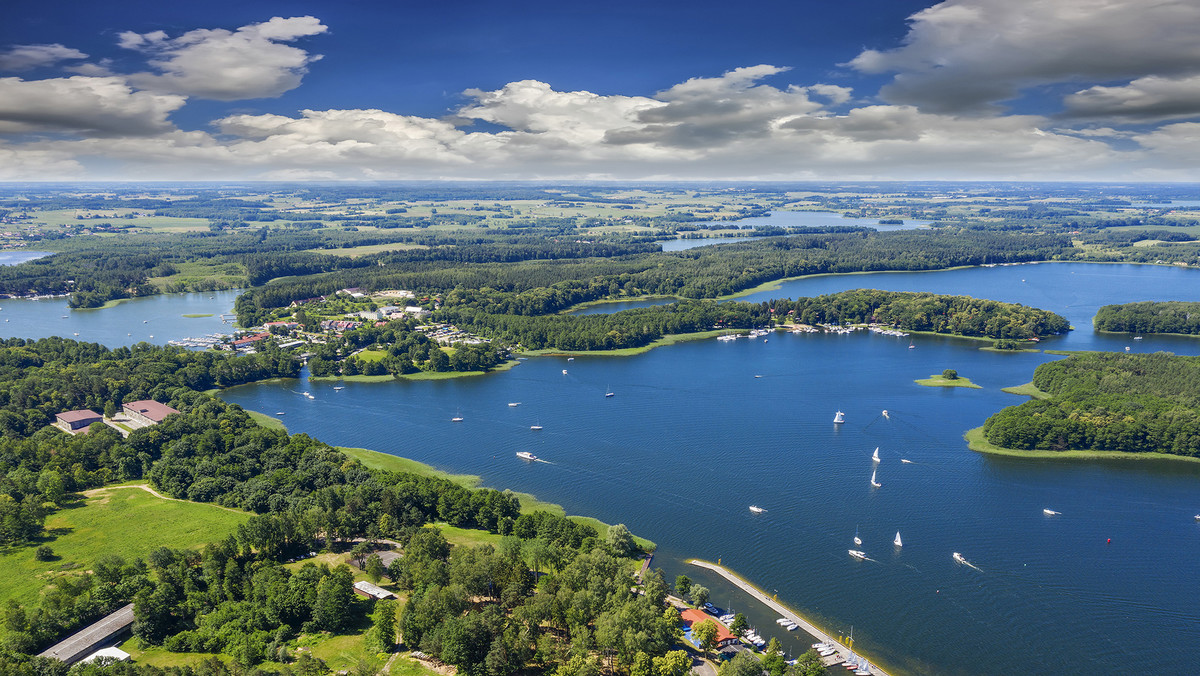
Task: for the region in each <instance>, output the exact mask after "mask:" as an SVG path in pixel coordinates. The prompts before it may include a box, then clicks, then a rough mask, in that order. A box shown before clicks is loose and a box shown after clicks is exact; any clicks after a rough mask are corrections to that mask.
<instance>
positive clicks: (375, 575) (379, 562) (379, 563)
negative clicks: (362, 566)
mask: <svg viewBox="0 0 1200 676" xmlns="http://www.w3.org/2000/svg"><path fill="white" fill-rule="evenodd" d="M366 570H367V577H368V578H370V579H371V582H374V583H375V584H379V581H380V580H382V579H383V574H384V573H385V572H387V569H386V568H384V567H383V559H381V558H379V555H378V554H372V555H371V556H370V558H368V559H367V569H366Z"/></svg>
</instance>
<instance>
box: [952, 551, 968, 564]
mask: <svg viewBox="0 0 1200 676" xmlns="http://www.w3.org/2000/svg"><path fill="white" fill-rule="evenodd" d="M954 560H955V561H957V562H959V563H966V562H967V560H966V559H965V558H963V555H962V554H959V553H958V552H954Z"/></svg>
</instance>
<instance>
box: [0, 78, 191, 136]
mask: <svg viewBox="0 0 1200 676" xmlns="http://www.w3.org/2000/svg"><path fill="white" fill-rule="evenodd" d="M185 101H186V99H185V98H184V97H182V96H176V95H173V94H154V93H151V92H140V91H134V90H133V89H131V88H130V87H129V85H128V84H126V82H125V81H124V80H123V79H121V78H119V77H85V76H74V77H67V78H49V79H45V80H22V79H21V78H15V77H9V78H0V133H6V134H19V133H31V132H34V133H36V132H73V133H83V134H96V135H135V136H137V135H148V134H157V133H162V132H165V131H168V130H170V129H172V128H173V127H172V125H171V123H170V122H169V121H168V120H167V116H168V115H170V113H172V112H173V111H175V110H176V109H178V108H179V107H180V106H182V105H183V104H184V102H185Z"/></svg>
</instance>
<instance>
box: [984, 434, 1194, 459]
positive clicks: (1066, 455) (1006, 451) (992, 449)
mask: <svg viewBox="0 0 1200 676" xmlns="http://www.w3.org/2000/svg"><path fill="white" fill-rule="evenodd" d="M963 439H966V440H967V447H968V448H970V449H971V450H972V451H976V452H978V453H988V454H991V455H1007V456H1010V457H1014V458H1038V459H1043V460H1046V459H1054V460H1060V459H1061V460H1179V461H1183V462H1200V458H1193V457H1190V456H1186V455H1175V454H1172V453H1125V452H1122V451H1042V450H1034V451H1024V450H1020V449H1015V448H1004V447H1001V446H997V445H995V444H993V443H992V442H990V441H988V440H987V437H985V436H984V435H983V427H982V426H980V427H976V428H975V429H972V430H967V432H966V433H965V434H963Z"/></svg>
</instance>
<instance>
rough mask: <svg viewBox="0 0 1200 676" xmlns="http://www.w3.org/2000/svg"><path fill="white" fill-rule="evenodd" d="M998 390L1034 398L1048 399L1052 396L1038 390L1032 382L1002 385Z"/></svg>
mask: <svg viewBox="0 0 1200 676" xmlns="http://www.w3.org/2000/svg"><path fill="white" fill-rule="evenodd" d="M1000 391H1001V392H1007V393H1009V394H1019V395H1023V396H1026V397H1033V398H1034V399H1049V398H1050V397H1051V396H1052V395H1050V394H1049V393H1048V392H1043V391H1041V390H1039V389H1038V388H1037V385H1034V384H1033V383H1025V384H1024V385H1016V386H1014V387H1002V388H1000Z"/></svg>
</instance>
